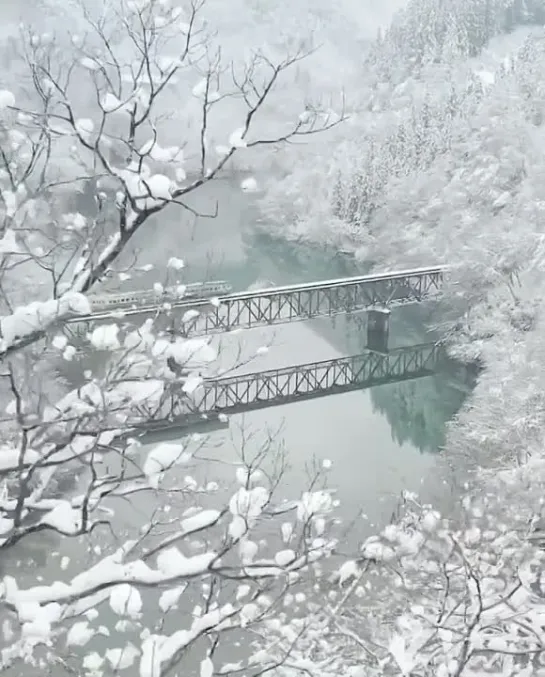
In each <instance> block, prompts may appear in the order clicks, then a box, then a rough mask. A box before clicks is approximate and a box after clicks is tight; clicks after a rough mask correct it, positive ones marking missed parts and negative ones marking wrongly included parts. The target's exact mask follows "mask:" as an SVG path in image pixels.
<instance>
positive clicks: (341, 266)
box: [243, 231, 472, 452]
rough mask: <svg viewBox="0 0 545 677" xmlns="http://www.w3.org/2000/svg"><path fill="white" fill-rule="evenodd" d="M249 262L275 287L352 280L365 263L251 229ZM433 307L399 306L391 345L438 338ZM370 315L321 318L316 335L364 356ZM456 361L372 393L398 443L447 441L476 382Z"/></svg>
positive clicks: (430, 448)
mask: <svg viewBox="0 0 545 677" xmlns="http://www.w3.org/2000/svg"><path fill="white" fill-rule="evenodd" d="M243 241H244V244H245V245H246V247H247V257H248V261H249V262H251V263H252V264H254V266H253V267H256V268H257V269H258V270H260V271H261V272H262V274H263V275H265V274H267V275H274V274H275V273H276V274H277V275H280V276H281V279H276V280H274V281H275V282H276V283H277V284H289V283H296V282H304V281H315V280H320V279H328V278H335V277H349V276H351V275H358V274H364V273H365V270H366V269H365V266H364V265H363V264H359V265H356V263H355V262H354V260H353V259H352V258H350V257H347V256H343V255H339V254H338V253H335V252H333V251H331V250H329V251H328V250H325V249H322V248H318V247H308V246H305V245H299V244H297V243H289V242H286V241H285V240H282V239H280V238H274V237H271V236H269V235H267V234H266V233H263V232H260V233H257V232H256V231H247V232H246V233H244V237H243ZM439 312H440V311H438V309H436V308H433V307H432V306H431V305H426V306H418V305H415V306H409V307H404V308H396V309H394V310H393V311H392V315H391V318H390V347H391V348H393V347H398V346H407V345H415V344H417V343H424V342H427V341H432V340H436V339H437V338H438V337H437V336H434V335H433V334H431V333H430V332H428V331H427V330H426V326H427V325H430V324H433V323H434V320H436V319H437V316H438V313H439ZM366 322H367V320H366V316H365V314H359V315H354V316H345V315H342V316H338V317H337V318H335V319H334V320H331V321H330V320H327V319H324V320H319V321H318V324H316V326H317V327H318V326H319V325H320V326H319V328H318V329H317V331H318V332H319V333H320V334H321V335H322V336H323V337H324V338H326V339H327V340H328V341H330V342H331V343H332V344H333V345H335V346H336V347H337V348H338V349H339V350H343V351H346V353H347V354H349V353H357V352H361V351H362V350H364V348H365V343H366ZM466 376H467V374H466V373H465V372H463V370H462V371H460V370H459V369H458V368H457V367H456V365H455V364H454V363H450V362H449V363H448V364H447V363H446V364H445V368H444V370H442V371H441V373H440V374H437V375H436V376H433V377H430V378H425V379H419V380H415V381H406V382H404V383H397V384H392V385H388V386H380V387H378V388H373V389H372V390H371V402H372V404H373V407H374V409H375V411H378V412H380V413H381V414H382V415H383V416H385V417H386V420H387V421H388V423H389V424H390V428H391V431H392V437H393V439H394V440H395V441H396V442H397V444H400V445H401V444H404V443H410V444H412V445H413V446H415V447H416V448H418V449H420V451H422V452H435V451H437V450H438V449H439V448H440V447H441V446H442V445H443V442H444V435H445V424H446V423H447V422H448V421H449V420H450V419H451V418H452V417H453V416H454V415H455V414H456V412H457V411H458V410H459V408H460V407H461V405H462V404H463V402H464V399H465V397H466V395H467V394H468V392H470V390H471V387H472V384H471V382H470V380H468V379H467V378H466Z"/></svg>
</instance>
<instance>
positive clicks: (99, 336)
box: [0, 0, 344, 677]
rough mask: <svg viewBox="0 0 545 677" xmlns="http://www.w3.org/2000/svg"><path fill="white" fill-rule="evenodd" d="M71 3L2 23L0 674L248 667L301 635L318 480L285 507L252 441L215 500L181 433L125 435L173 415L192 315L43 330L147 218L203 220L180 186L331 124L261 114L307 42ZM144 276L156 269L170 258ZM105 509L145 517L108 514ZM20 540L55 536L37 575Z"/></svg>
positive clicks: (280, 657)
mask: <svg viewBox="0 0 545 677" xmlns="http://www.w3.org/2000/svg"><path fill="white" fill-rule="evenodd" d="M74 6H75V7H76V9H77V11H78V14H77V15H74V14H73V13H70V14H68V15H67V16H66V27H65V29H64V30H63V26H62V25H61V24H60V23H59V24H58V25H57V26H55V28H56V32H55V34H53V33H52V32H49V33H45V32H40V31H38V30H33V29H28V30H27V29H26V28H25V29H24V31H23V33H22V35H21V39H20V40H19V42H17V43H16V47H17V49H18V50H19V52H20V56H21V57H22V61H21V60H20V59H17V58H16V59H13V61H14V70H13V73H14V80H13V81H12V82H9V81H8V80H3V82H5V84H3V85H2V87H3V88H2V90H1V91H0V257H1V266H0V289H1V304H2V308H1V311H0V312H1V313H2V317H1V318H0V353H1V358H2V367H1V369H0V381H1V385H0V401H1V406H2V408H4V409H5V415H4V416H3V420H2V421H1V422H0V424H1V425H2V445H1V449H0V552H1V553H2V555H1V558H2V563H1V566H2V568H3V571H2V573H3V574H4V578H3V581H2V583H1V584H0V614H1V621H2V624H3V625H2V627H3V640H2V646H1V651H0V665H1V667H2V669H7V668H8V667H9V666H13V669H14V670H16V671H17V670H20V669H24V670H25V671H27V670H28V671H31V670H42V669H44V668H46V667H47V666H53V667H52V669H57V668H58V669H59V670H61V669H65V670H68V671H72V672H76V673H77V674H85V675H89V677H91V675H93V676H94V677H96V676H97V675H98V674H114V673H116V674H117V672H118V671H120V670H129V669H134V668H133V667H132V666H133V664H134V663H135V661H137V662H138V663H139V665H140V668H139V670H140V674H141V675H142V677H160V675H163V674H166V673H168V672H169V671H170V670H171V669H172V668H175V667H176V666H178V665H179V664H180V661H181V660H182V659H183V661H184V665H183V671H184V674H191V673H194V674H199V673H200V675H208V676H209V677H210V675H212V674H213V673H217V672H219V671H220V670H222V669H223V672H224V674H229V673H234V674H237V673H238V672H239V671H240V670H244V669H246V668H247V669H248V670H249V671H252V670H254V671H255V669H254V667H252V666H253V665H259V666H261V667H260V670H261V669H262V666H263V664H265V665H267V666H268V669H269V670H270V669H272V668H273V667H274V665H276V664H281V663H289V658H290V655H291V653H292V650H294V647H295V644H296V640H297V639H298V637H299V635H302V634H304V630H305V623H304V622H303V621H301V620H299V621H298V620H297V611H298V610H300V609H304V608H305V605H306V596H305V594H306V589H305V584H304V582H301V577H300V574H301V572H304V571H306V570H307V569H308V567H309V566H312V567H314V566H315V565H317V562H318V561H319V560H320V559H322V558H323V557H324V556H325V555H327V554H328V553H329V552H330V551H331V549H332V547H333V541H332V540H331V539H330V538H328V537H327V535H326V526H327V520H328V514H329V512H330V511H331V508H332V500H331V497H330V496H329V494H328V493H327V492H326V491H325V490H324V489H323V488H322V486H321V484H320V482H319V477H320V474H321V473H320V472H317V473H316V477H315V478H314V481H312V482H311V487H310V490H309V492H307V493H306V494H304V495H303V496H300V497H294V498H295V500H294V501H292V502H289V503H288V502H285V501H284V500H281V499H280V497H278V498H277V497H276V490H277V488H278V483H279V481H280V479H281V477H282V472H281V468H279V467H278V464H277V466H276V467H275V465H274V463H271V462H270V459H271V458H277V457H278V456H277V455H275V454H274V453H273V452H272V451H271V449H270V445H269V446H268V447H267V448H266V449H264V450H262V451H261V452H259V453H257V455H256V458H252V459H250V458H248V456H247V452H244V453H243V454H242V457H241V458H239V459H238V460H236V461H233V463H232V464H231V467H232V468H233V470H232V473H233V475H236V482H235V486H234V487H233V486H232V484H233V482H231V478H230V476H228V477H227V478H225V476H224V473H223V476H222V472H220V469H221V468H222V467H224V466H223V465H220V464H218V465H217V466H216V467H217V468H218V472H217V475H218V477H214V476H213V475H214V474H215V473H214V472H213V468H214V467H215V466H214V464H213V462H212V461H210V459H209V458H208V457H207V456H206V454H205V453H204V452H203V446H204V442H203V439H201V438H199V437H198V436H197V435H194V436H190V437H187V436H185V439H184V441H183V442H180V443H171V442H163V443H161V442H153V443H151V446H150V445H148V447H145V446H144V447H143V446H142V443H141V441H140V432H141V429H142V425H144V424H148V425H149V424H153V422H156V421H163V422H164V421H165V419H167V418H168V417H170V419H172V418H174V419H176V417H177V416H179V415H180V414H182V415H185V414H190V413H191V410H192V407H194V405H195V402H196V401H197V400H198V398H199V397H200V394H199V393H201V392H202V388H201V386H202V374H203V372H205V371H206V370H208V369H210V365H211V364H212V363H213V362H214V361H215V360H216V358H217V349H216V348H215V347H214V346H213V345H212V344H211V342H210V341H208V340H207V339H190V338H186V337H185V336H184V332H183V326H184V322H186V321H187V322H190V321H191V318H185V317H182V318H178V320H177V321H178V322H179V323H181V325H180V327H181V331H180V332H178V334H179V335H177V334H175V335H174V336H171V337H168V336H167V334H166V333H165V332H164V327H161V326H160V323H159V324H158V323H156V322H154V318H149V319H148V320H147V321H146V322H144V324H143V325H142V326H140V327H137V326H134V325H132V326H131V325H130V324H128V323H127V324H124V323H122V322H118V321H116V320H112V323H111V324H105V325H102V326H95V327H93V326H92V327H86V328H84V330H83V332H80V335H78V336H77V337H76V338H74V336H73V334H71V333H69V332H67V331H66V328H65V327H64V326H63V320H64V319H66V317H67V316H69V315H72V316H73V315H76V316H77V315H86V314H88V313H89V311H90V309H91V306H90V297H89V293H90V292H91V291H93V292H94V291H95V290H96V288H97V287H99V286H100V285H101V284H102V283H104V282H106V281H107V280H108V279H111V278H112V276H114V275H115V274H116V272H120V270H123V271H124V270H125V268H126V266H127V263H126V261H123V260H122V259H123V254H124V252H125V250H126V248H127V245H128V243H129V242H130V241H131V238H133V236H134V235H135V234H136V233H137V232H141V231H142V229H143V228H145V225H146V224H148V223H151V222H152V219H153V218H157V217H158V216H160V215H163V214H164V213H165V211H166V210H167V209H171V210H172V209H179V210H181V211H185V212H188V213H191V214H193V215H194V216H210V217H213V216H214V214H213V213H212V214H207V215H203V214H200V213H199V212H198V211H197V210H196V208H195V207H194V203H193V202H191V201H190V200H189V197H190V196H191V195H193V194H195V193H196V192H197V191H198V190H199V189H200V188H201V187H202V186H204V185H205V184H207V183H209V182H211V181H214V180H215V179H216V178H218V177H219V176H221V174H222V172H225V171H227V170H228V169H229V167H231V166H232V163H233V160H234V159H235V157H236V156H238V155H245V156H246V157H247V158H248V160H246V161H245V162H247V163H248V164H251V162H252V157H254V155H253V154H255V153H256V151H259V150H260V149H263V150H264V151H267V150H268V149H271V148H275V147H277V146H280V145H282V144H284V143H286V142H289V141H292V140H295V139H297V138H303V137H309V136H311V135H314V134H316V133H318V132H320V131H324V130H327V129H330V128H332V127H334V126H336V125H337V124H338V123H339V122H340V121H341V120H342V119H343V116H344V114H343V111H342V110H340V111H338V112H334V111H332V110H331V109H330V108H329V107H324V108H322V107H321V106H319V105H317V104H313V103H311V102H310V101H309V100H308V99H307V98H306V97H305V100H304V101H303V100H301V107H300V109H299V112H300V113H301V114H300V115H299V113H298V114H297V115H296V116H295V118H294V119H293V120H291V119H280V120H277V122H276V123H271V120H270V119H269V118H267V119H264V120H261V121H260V116H262V114H263V111H264V110H265V109H266V108H267V106H269V105H270V100H271V99H272V98H273V97H274V96H275V94H276V92H277V87H278V83H279V81H280V80H281V79H282V77H283V75H284V73H285V72H286V71H288V70H289V69H291V68H292V67H296V66H297V64H298V63H299V62H300V61H301V60H302V59H303V58H305V56H306V55H307V53H308V48H307V47H305V46H299V45H298V44H295V42H294V43H293V44H292V46H291V51H289V53H281V52H280V47H279V45H278V44H277V43H275V44H274V45H263V46H262V48H261V49H259V50H257V51H252V52H250V53H248V54H247V59H246V60H245V61H244V62H242V63H231V62H229V61H228V60H224V58H223V54H222V49H221V35H216V34H215V33H214V31H213V27H212V26H210V25H209V23H208V22H207V21H205V20H204V15H203V7H204V6H203V3H202V2H200V1H198V2H197V1H195V2H188V3H185V4H180V3H170V2H168V0H146V1H142V0H135V1H134V2H131V1H129V0H112V1H111V2H110V1H107V2H105V3H99V4H96V3H81V4H79V3H76V4H75V5H72V4H71V5H70V7H71V9H72V8H73V7H74ZM10 47H11V45H10ZM86 197H87V198H89V197H91V198H92V200H91V201H90V204H89V200H86V199H85V198H86ZM78 202H79V203H81V202H86V204H85V207H84V208H82V207H81V206H79V205H78ZM118 268H119V270H118ZM167 268H168V269H169V272H170V273H171V274H173V275H174V276H175V277H179V276H181V272H180V271H181V269H182V268H183V262H182V261H181V260H179V259H176V258H171V259H170V260H169V261H168V266H167ZM136 270H137V267H134V268H133V269H131V271H130V273H125V272H124V273H123V275H125V276H126V277H128V275H129V274H136V273H135V271H136ZM179 282H181V283H183V280H179ZM156 286H157V287H161V289H162V286H161V284H160V283H159V281H157V284H156ZM176 293H177V294H178V296H179V297H183V296H184V293H185V292H184V287H183V284H180V285H178V287H177V290H176ZM158 295H159V296H161V294H160V293H159V294H158ZM211 302H212V303H214V302H215V300H214V299H211ZM162 310H166V309H165V308H163V307H162V306H160V305H159V306H158V314H161V311H162ZM86 351H87V352H89V351H95V353H97V352H98V353H99V354H100V355H101V359H100V360H95V364H94V366H93V368H92V369H86V368H85V366H83V368H82V367H80V366H79V365H80V364H82V363H84V359H82V358H81V353H85V352H86ZM80 359H81V363H80ZM58 360H64V361H65V362H68V363H70V364H74V365H76V367H77V369H76V370H78V369H79V373H78V374H77V375H76V378H75V381H76V383H75V384H74V385H72V386H70V384H68V383H66V381H65V380H63V379H61V378H58V376H56V373H55V362H56V361H58ZM266 457H268V462H267V463H265V459H266ZM127 501H129V502H130V505H132V506H133V513H134V508H135V507H137V508H139V507H142V509H143V513H146V510H147V514H146V516H145V517H143V518H140V516H139V517H138V520H137V523H135V521H134V519H132V521H131V520H129V523H127V524H124V523H123V520H122V519H121V521H120V518H119V514H120V512H122V511H120V509H119V506H120V505H123V504H125V503H126V502H127ZM142 522H145V523H144V524H143V523H142ZM271 534H272V535H271ZM38 536H39V537H40V538H48V537H53V542H55V539H57V544H55V545H54V546H53V548H54V549H56V557H57V559H53V560H52V561H53V562H57V566H55V565H53V568H50V569H49V571H50V572H53V573H52V576H53V577H52V579H51V580H47V576H48V575H49V574H48V571H47V570H46V571H38V570H36V569H34V568H33V567H29V568H28V569H25V568H23V567H21V568H20V569H18V570H17V571H15V569H14V566H16V565H15V563H16V562H17V559H18V558H20V557H22V553H24V551H25V547H26V545H27V544H28V543H31V542H32V541H33V539H34V538H35V537H38ZM49 565H50V563H49V562H48V566H49ZM42 577H43V580H42ZM56 581H57V582H56ZM58 581H62V582H58ZM292 590H293V594H292ZM290 600H291V601H290ZM178 607H179V608H180V609H181V611H180V612H179V613H177V612H176V609H177V608H178ZM292 611H293V613H292ZM109 613H110V614H111V613H113V614H114V615H115V616H116V618H115V620H112V619H111V618H107V617H105V616H107V615H108V614H109ZM302 615H303V616H304V615H305V614H304V613H303V614H302ZM234 637H237V638H239V639H237V640H236V642H239V641H240V642H241V643H242V645H243V646H244V647H245V649H244V651H242V652H239V651H236V650H235V649H234V647H233V643H232V641H231V639H232V638H234ZM223 638H225V639H223ZM257 640H259V641H257ZM222 645H223V647H222ZM254 646H255V647H258V648H259V649H260V651H261V652H262V653H261V654H256V655H255V656H254V655H253V648H252V647H254ZM256 651H257V648H256ZM263 652H265V653H263ZM235 654H236V655H235ZM239 659H240V661H242V662H237V661H239ZM229 663H231V667H229V666H228V664H229ZM235 663H236V664H235ZM21 666H24V667H21ZM294 667H296V668H297V665H296V664H295V663H294ZM48 669H49V668H48Z"/></svg>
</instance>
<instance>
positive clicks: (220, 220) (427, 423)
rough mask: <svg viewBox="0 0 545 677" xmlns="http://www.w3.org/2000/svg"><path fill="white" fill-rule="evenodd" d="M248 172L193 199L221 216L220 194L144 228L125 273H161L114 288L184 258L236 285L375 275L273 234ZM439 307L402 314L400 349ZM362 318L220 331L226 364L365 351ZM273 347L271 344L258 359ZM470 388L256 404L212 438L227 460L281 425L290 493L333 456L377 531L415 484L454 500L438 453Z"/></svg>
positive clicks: (202, 272)
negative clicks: (245, 183)
mask: <svg viewBox="0 0 545 677" xmlns="http://www.w3.org/2000/svg"><path fill="white" fill-rule="evenodd" d="M243 178H244V177H243V176H238V177H231V178H230V179H224V180H220V181H217V182H215V183H214V184H211V185H209V186H207V187H205V188H204V189H203V190H202V191H201V192H200V193H199V196H198V200H196V201H195V202H194V203H193V205H192V206H194V207H195V208H198V209H199V211H201V212H213V211H214V209H215V205H216V202H217V204H218V212H219V214H218V217H217V218H215V219H203V218H200V219H197V220H195V219H194V217H193V216H189V215H188V214H187V213H184V212H183V211H181V210H179V209H176V210H170V211H167V212H166V213H164V214H163V215H161V217H160V218H157V219H155V220H154V221H153V222H151V223H150V224H148V225H147V226H146V227H145V228H144V229H143V230H141V231H140V232H139V233H137V234H136V235H135V237H134V240H133V241H132V242H131V246H130V248H129V250H127V252H126V253H125V257H124V262H121V264H120V266H119V270H120V271H126V270H127V269H128V267H129V265H130V263H131V262H132V261H133V260H134V258H135V256H137V257H138V266H139V268H146V267H147V266H150V265H153V269H152V270H149V271H143V270H141V271H140V272H137V271H136V272H135V269H134V268H133V269H132V273H133V277H132V279H130V280H126V281H124V282H119V280H116V279H113V280H111V281H110V282H109V286H110V287H117V288H126V289H134V288H150V287H151V286H152V285H153V283H154V282H155V281H157V280H158V279H159V280H161V281H169V282H174V278H172V277H170V278H168V280H167V278H166V274H167V273H166V262H167V260H168V258H170V257H171V256H176V257H179V258H182V259H183V260H184V261H185V264H186V266H185V269H184V271H183V276H182V277H181V278H180V281H184V282H187V281H199V280H203V279H224V280H227V281H229V282H230V283H231V284H232V285H233V288H234V290H235V291H238V290H243V289H246V288H247V287H248V286H249V285H252V284H256V283H257V284H258V286H259V285H260V284H261V283H265V282H273V283H275V284H277V285H282V284H289V283H295V282H305V281H314V280H319V279H328V278H334V277H340V276H347V275H353V274H357V272H364V269H363V268H362V267H361V266H360V268H359V269H358V267H357V266H356V264H355V263H354V261H353V259H351V258H350V257H347V256H344V255H341V254H336V253H334V252H333V253H332V252H321V251H318V250H316V249H311V248H308V247H304V246H299V245H294V244H290V243H287V242H281V241H277V240H274V239H272V238H270V237H268V236H267V228H266V223H263V222H260V214H259V210H258V208H257V206H256V196H255V195H253V194H248V193H244V192H243V191H241V190H240V182H241V180H242V179H243ZM430 264H433V262H430ZM125 266H126V267H125ZM428 315H429V313H426V310H425V309H424V311H423V310H422V309H421V308H419V307H412V308H411V307H408V308H399V309H396V310H394V312H393V313H392V316H391V335H390V347H397V346H404V345H405V346H407V345H414V344H416V343H419V342H424V341H426V340H432V337H431V336H430V335H429V334H427V333H426V330H425V320H426V318H427V317H428ZM363 320H364V316H363V315H360V316H356V317H354V318H350V317H345V316H340V317H338V318H334V319H329V318H320V319H316V320H312V321H309V322H299V323H293V324H291V325H281V326H277V327H274V328H260V329H253V330H251V331H243V332H236V333H233V334H230V335H224V336H222V337H220V338H219V343H220V352H221V355H222V357H221V361H222V366H224V367H232V366H233V364H235V362H236V357H237V356H240V358H241V360H242V361H243V362H244V366H243V367H239V368H235V369H234V370H233V373H241V372H248V371H256V370H261V369H270V368H277V367H284V366H289V365H293V364H297V363H305V362H311V361H315V360H316V361H317V360H323V359H331V358H335V357H342V356H346V355H350V354H356V353H359V352H362V350H363V348H364V345H365V328H364V327H365V326H364V325H363V327H362V321H363ZM264 345H265V346H268V348H269V350H268V352H267V353H266V354H265V355H259V356H256V351H257V349H258V348H259V347H261V346H264ZM466 391H467V388H466V386H465V384H463V383H457V382H456V378H455V377H454V376H453V375H452V374H438V375H436V376H434V377H429V378H426V379H420V380H418V381H412V382H404V383H399V384H393V385H387V386H380V387H377V388H371V389H369V390H365V391H359V392H351V393H345V394H342V395H335V396H329V397H324V398H321V399H316V400H311V401H307V402H300V403H296V404H289V405H285V406H279V407H275V408H269V409H264V410H261V411H254V412H251V413H247V414H245V415H237V416H232V417H231V418H230V425H229V428H228V429H227V430H223V431H218V432H214V433H213V434H211V437H210V443H211V445H212V446H213V447H214V448H215V449H216V450H219V452H217V453H219V454H220V456H221V458H222V460H223V461H227V460H229V459H230V460H235V458H236V456H237V453H238V452H239V451H240V448H241V444H242V442H241V436H247V435H249V434H252V443H251V445H250V446H252V445H253V448H254V449H256V448H258V447H259V446H260V445H261V444H262V442H263V439H264V438H265V437H266V436H267V435H269V433H270V431H276V434H275V437H276V440H277V442H278V443H279V444H280V443H281V444H282V446H283V447H284V448H285V449H286V450H287V456H288V459H289V466H290V472H289V474H288V475H287V476H286V478H285V481H284V482H283V485H282V486H283V491H285V492H286V493H290V492H291V493H292V494H293V493H300V492H301V491H302V490H304V488H305V483H306V482H308V479H307V473H308V467H309V464H310V463H311V462H312V461H313V459H318V460H323V459H329V460H330V461H331V462H332V467H331V470H330V472H329V483H330V485H331V486H332V487H333V488H335V489H336V492H337V494H338V496H339V499H340V500H341V504H342V513H343V516H344V517H345V518H348V517H352V516H354V515H356V514H358V513H362V514H364V515H366V518H365V520H366V524H367V528H368V529H374V528H375V527H376V526H377V525H380V524H383V523H384V521H385V520H387V519H388V518H389V517H390V515H391V513H392V510H393V509H394V507H395V505H396V503H397V501H398V500H399V495H400V493H401V492H402V491H403V490H404V489H407V490H411V491H416V492H420V493H423V494H424V496H425V497H426V498H427V499H430V500H432V499H438V498H439V497H441V499H443V498H444V488H443V487H442V486H441V487H438V486H437V481H436V477H435V475H434V469H435V461H436V458H437V455H436V452H437V450H438V449H439V447H440V446H441V444H442V442H443V429H444V425H445V422H446V421H447V420H448V419H450V418H451V417H452V415H453V414H454V413H455V412H456V410H457V409H458V407H459V406H460V404H461V403H462V401H463V397H464V393H465V392H466ZM242 431H243V432H242ZM246 446H247V445H246Z"/></svg>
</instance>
